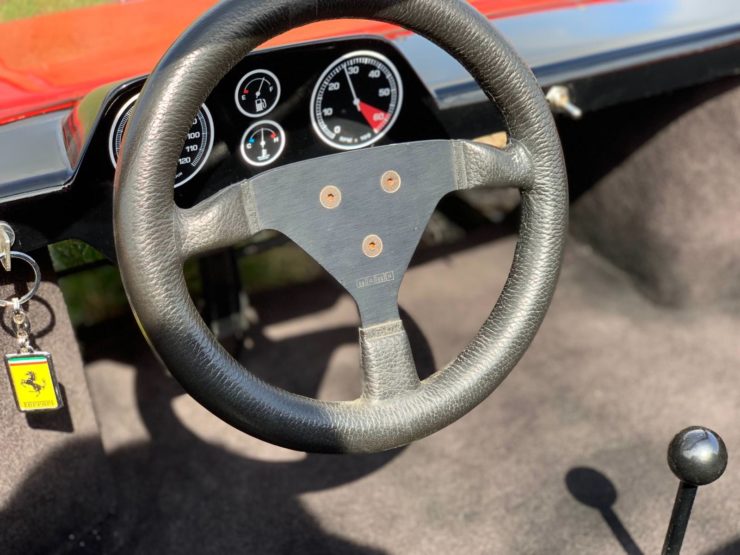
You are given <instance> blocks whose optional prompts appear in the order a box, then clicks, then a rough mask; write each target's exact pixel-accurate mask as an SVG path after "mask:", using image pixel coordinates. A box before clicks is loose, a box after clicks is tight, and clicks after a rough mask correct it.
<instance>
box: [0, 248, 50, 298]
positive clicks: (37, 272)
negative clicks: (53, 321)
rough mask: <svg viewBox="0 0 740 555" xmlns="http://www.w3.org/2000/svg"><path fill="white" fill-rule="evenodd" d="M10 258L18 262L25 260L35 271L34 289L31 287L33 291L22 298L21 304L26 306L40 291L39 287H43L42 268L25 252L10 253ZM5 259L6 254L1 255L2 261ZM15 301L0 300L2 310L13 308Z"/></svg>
mask: <svg viewBox="0 0 740 555" xmlns="http://www.w3.org/2000/svg"><path fill="white" fill-rule="evenodd" d="M10 257H11V258H17V259H18V260H23V262H26V263H27V264H28V265H29V266H31V269H32V270H33V287H31V290H30V291H29V292H28V293H26V294H25V295H23V297H21V299H20V301H19V304H21V305H24V304H26V303H27V302H28V301H30V300H31V299H32V298H33V296H34V295H35V294H36V292H37V291H38V290H39V286H40V285H41V268H39V265H38V264H37V263H36V261H35V260H34V259H33V258H31V257H30V256H28V255H27V254H26V253H24V252H17V251H10ZM3 258H5V253H0V260H2V259H3ZM12 305H13V301H12V300H11V301H6V300H3V299H0V308H5V307H8V306H12Z"/></svg>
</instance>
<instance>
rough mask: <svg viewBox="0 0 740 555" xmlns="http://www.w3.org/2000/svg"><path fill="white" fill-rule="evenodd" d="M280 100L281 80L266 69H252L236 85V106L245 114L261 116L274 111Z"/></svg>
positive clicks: (255, 116) (253, 116)
mask: <svg viewBox="0 0 740 555" xmlns="http://www.w3.org/2000/svg"><path fill="white" fill-rule="evenodd" d="M279 101H280V81H279V80H278V78H277V76H276V75H275V74H274V73H273V72H271V71H267V70H266V69H255V70H254V71H250V72H249V73H247V74H246V75H245V76H244V77H242V80H241V81H239V85H238V86H237V87H236V107H237V108H239V111H240V112H241V113H242V114H244V115H245V116H249V117H250V118H260V117H262V116H265V115H267V114H269V113H270V112H272V110H273V109H274V108H275V106H277V104H278V102H279Z"/></svg>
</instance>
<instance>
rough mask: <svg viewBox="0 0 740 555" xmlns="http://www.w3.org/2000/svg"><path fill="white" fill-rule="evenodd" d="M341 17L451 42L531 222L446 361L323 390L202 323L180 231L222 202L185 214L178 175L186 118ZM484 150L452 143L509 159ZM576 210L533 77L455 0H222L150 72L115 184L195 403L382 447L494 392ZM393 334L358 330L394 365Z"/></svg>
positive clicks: (274, 428) (142, 279) (338, 445)
mask: <svg viewBox="0 0 740 555" xmlns="http://www.w3.org/2000/svg"><path fill="white" fill-rule="evenodd" d="M341 17H352V18H365V19H375V20H380V21H386V22H390V23H395V24H398V25H400V26H402V27H405V28H407V29H409V30H411V31H414V32H416V33H418V34H420V35H422V36H425V37H427V38H429V39H430V40H432V41H433V42H435V43H437V44H438V45H440V46H441V47H442V48H444V49H445V50H447V51H448V52H449V53H450V54H451V55H452V56H454V57H455V58H456V59H457V60H458V61H460V62H461V63H462V64H463V66H465V67H466V68H467V69H468V70H469V71H470V73H471V74H472V75H473V76H474V77H475V79H476V80H477V81H478V83H479V84H480V86H481V87H482V89H483V90H484V91H485V92H486V94H487V95H488V96H489V97H490V98H491V99H492V100H493V101H494V102H496V104H497V105H498V106H499V108H500V109H501V112H502V114H503V115H504V118H505V120H506V123H507V126H508V128H509V131H510V134H511V136H512V137H513V138H514V139H515V140H516V144H517V145H519V146H520V147H521V152H522V153H524V154H526V159H527V161H526V165H527V166H528V168H529V169H530V173H531V175H529V177H528V179H527V181H528V184H527V186H526V187H522V189H523V191H522V224H521V227H520V234H519V241H518V243H517V248H516V252H515V255H514V260H513V263H512V268H511V271H510V274H509V279H508V280H507V283H506V285H505V287H504V290H503V292H502V294H501V296H500V298H499V300H498V302H497V303H496V306H495V307H494V309H493V312H492V313H491V315H490V316H489V318H488V319H487V321H486V322H485V324H484V325H483V327H482V328H481V330H480V331H479V332H478V334H477V335H476V337H475V338H474V339H473V341H472V342H471V343H470V344H469V345H468V347H466V349H465V350H464V351H463V352H462V353H461V354H460V355H459V356H458V357H457V358H456V359H455V360H454V361H453V362H452V363H451V364H449V365H448V366H447V367H446V368H444V369H443V370H440V371H439V372H437V373H435V374H433V375H432V376H431V377H430V378H428V379H426V380H425V381H423V382H419V383H418V385H416V384H414V386H413V387H410V388H409V390H408V391H401V392H400V393H399V394H398V395H393V396H387V397H386V396H382V395H377V396H376V395H372V394H371V395H368V396H367V397H366V398H363V399H360V400H358V401H352V402H322V401H318V400H315V399H308V398H305V397H301V396H298V395H293V394H290V393H287V392H285V391H283V390H280V389H278V388H275V387H273V386H270V385H269V384H267V383H265V382H263V381H261V380H259V379H258V378H256V377H255V376H253V375H252V374H251V373H249V372H248V371H247V370H246V369H244V368H243V367H242V366H241V365H240V364H239V363H238V362H236V361H235V360H234V359H233V358H232V357H231V356H230V355H229V354H228V353H227V352H226V351H225V350H224V349H223V348H221V346H220V345H219V344H218V342H217V341H216V339H215V338H214V337H213V335H212V334H211V333H210V331H209V330H208V328H207V327H206V326H205V324H204V322H203V321H202V320H201V318H200V316H199V314H198V312H197V310H196V308H195V306H194V305H193V303H192V301H191V300H190V297H189V294H188V290H187V287H186V283H185V279H184V276H183V272H182V263H183V256H184V255H183V250H182V243H183V241H185V242H187V241H190V243H191V244H192V243H194V242H197V241H199V239H198V238H196V239H192V238H191V239H187V237H185V238H184V234H186V233H189V232H188V231H187V230H188V229H189V228H190V227H192V228H198V230H199V232H200V233H201V234H206V235H207V234H208V231H207V230H208V229H209V225H208V224H212V223H214V222H215V220H214V219H213V212H203V214H205V216H201V217H200V218H198V219H194V218H190V219H188V218H187V217H183V215H182V213H183V211H181V210H179V209H177V208H176V207H174V197H173V188H172V183H173V181H174V173H175V163H176V160H177V158H178V155H179V153H180V150H181V149H182V145H183V138H184V137H185V135H186V133H187V131H188V128H189V126H190V122H191V121H192V119H193V117H194V116H195V114H196V113H197V111H198V109H199V107H200V105H201V104H202V103H203V102H204V101H205V100H206V98H207V96H208V95H209V93H210V92H211V90H212V89H213V87H214V86H215V85H216V84H217V83H218V82H219V81H220V80H221V79H222V78H223V77H224V75H225V74H226V73H227V72H228V71H229V70H230V69H231V68H233V67H234V65H236V63H238V62H239V61H240V60H241V59H243V58H244V57H245V56H246V55H247V54H248V53H249V52H251V51H252V50H253V49H254V48H256V47H257V46H258V45H260V44H262V43H263V42H265V41H266V40H268V39H269V38H272V37H274V36H276V35H278V34H280V33H283V32H285V31H287V30H289V29H291V28H293V27H297V26H300V25H305V24H308V23H311V22H315V21H320V20H325V19H335V18H341ZM384 148H390V147H384ZM476 148H477V147H474V146H472V145H471V144H466V145H462V146H460V145H454V149H455V152H461V153H463V155H465V156H467V169H466V171H467V172H468V174H467V175H466V176H463V177H465V179H466V180H474V179H475V178H477V177H480V175H481V174H491V173H497V172H499V170H498V168H497V167H495V164H494V165H492V164H491V163H490V161H487V160H488V159H487V158H485V156H479V154H481V152H482V151H481V152H479V151H478V150H476ZM370 150H373V149H370ZM337 156H341V155H337ZM517 156H518V155H517ZM517 159H519V158H517ZM499 173H500V172H499ZM504 173H505V172H504ZM530 181H531V182H530ZM247 212H248V210H247ZM248 215H249V214H247V216H248ZM567 215H568V194H567V178H566V173H565V167H564V162H563V158H562V151H561V147H560V142H559V138H558V135H557V131H556V128H555V124H554V121H553V118H552V116H551V114H550V110H549V108H548V106H547V103H546V101H545V99H544V97H543V95H542V92H541V90H540V88H539V86H538V84H537V82H536V80H535V78H534V76H533V75H532V73H531V71H530V70H529V69H528V68H527V66H526V65H525V64H524V62H523V61H521V60H520V58H519V57H518V56H517V55H516V53H515V52H514V51H513V50H512V49H511V48H510V47H509V46H508V45H507V44H506V42H505V41H504V40H503V39H502V38H501V37H500V36H499V35H498V34H497V33H496V31H495V30H494V29H493V28H492V26H491V25H490V23H489V22H488V21H487V20H486V19H485V18H484V17H482V16H481V15H480V14H478V13H477V12H476V11H475V10H474V9H473V8H472V7H470V6H469V5H467V4H465V3H464V2H459V1H457V0H367V1H362V2H357V1H356V0H270V1H269V2H264V1H261V0H252V1H245V0H228V1H226V2H222V3H221V4H219V5H218V6H216V7H215V8H214V9H212V10H211V11H210V12H208V13H207V14H206V15H205V16H203V17H202V18H201V19H200V20H199V21H197V22H196V23H195V24H194V25H193V26H191V27H190V29H188V30H187V31H186V32H185V33H184V34H183V35H182V36H181V37H180V39H178V41H177V42H176V43H175V44H174V45H173V47H172V48H171V49H170V50H169V51H168V52H167V54H166V55H165V56H164V58H163V59H162V60H161V61H160V63H159V64H158V66H157V68H156V69H155V70H154V72H153V73H152V74H151V76H150V77H149V79H148V80H147V83H146V85H145V87H144V90H143V91H142V94H141V96H140V97H139V100H138V102H137V106H136V109H135V112H134V115H133V117H132V119H131V120H130V122H129V125H128V130H127V136H126V142H125V145H124V148H123V149H122V153H121V160H120V163H119V164H118V169H117V172H116V182H115V209H114V228H115V235H116V247H117V254H118V263H119V266H120V269H121V274H122V277H123V281H124V285H125V288H126V292H127V295H128V297H129V301H130V304H131V306H132V309H133V310H134V313H135V314H136V317H137V319H138V321H139V323H140V326H141V328H142V330H143V332H144V334H145V335H146V337H147V339H148V341H149V342H150V344H151V345H152V346H153V348H154V349H155V351H156V352H157V353H158V355H159V356H160V357H161V359H162V361H163V362H164V364H165V365H166V366H167V367H168V368H169V369H170V371H171V372H172V374H173V375H174V376H175V377H176V378H177V379H178V380H179V381H180V383H181V384H182V385H183V386H184V387H185V389H186V390H187V391H188V392H189V393H190V394H191V395H192V396H193V397H194V398H195V399H196V400H198V401H199V402H200V403H201V404H203V405H204V406H205V407H206V408H208V409H209V410H211V411H212V412H214V413H215V414H216V415H218V416H219V417H221V418H222V419H224V420H226V421H227V422H229V423H230V424H232V425H233V426H235V427H237V428H239V429H241V430H243V431H245V432H247V433H249V434H251V435H254V436H256V437H259V438H262V439H265V440H267V441H270V442H272V443H275V444H279V445H282V446H285V447H289V448H293V449H300V450H306V451H320V452H375V451H381V450H386V449H390V448H394V447H397V446H401V445H404V444H407V443H409V442H411V441H414V440H416V439H419V438H421V437H424V436H426V435H429V434H431V433H433V432H435V431H437V430H439V429H441V428H442V427H444V426H446V425H448V424H450V423H451V422H453V421H455V420H456V419H458V418H460V417H461V416H462V415H464V414H465V413H467V412H468V411H470V410H471V409H472V408H474V407H475V406H476V405H477V404H479V403H480V402H481V401H482V400H484V399H485V398H486V397H487V396H488V395H489V394H490V393H491V392H492V391H493V390H494V389H495V388H496V387H497V386H498V385H499V384H500V383H501V382H502V381H503V380H504V378H505V377H506V376H507V375H508V374H509V372H510V371H511V370H512V368H513V367H514V366H515V364H516V363H517V362H518V360H519V359H520V358H521V356H522V355H523V354H524V352H525V351H526V349H527V347H528V346H529V344H530V343H531V341H532V339H533V338H534V335H535V333H536V332H537V330H538V328H539V326H540V324H541V323H542V320H543V319H544V316H545V313H546V311H547V308H548V307H549V304H550V301H551V299H552V295H553V293H554V289H555V285H556V282H557V278H558V274H559V270H560V265H561V261H562V253H563V246H564V242H565V235H566V228H567ZM243 216H244V213H243V212H242V213H240V212H238V211H236V212H235V211H233V210H231V211H229V212H226V213H225V215H224V214H220V217H221V219H224V218H226V219H229V225H230V228H231V229H235V230H240V229H244V226H245V225H247V224H245V223H244V220H249V218H248V217H243ZM209 218H211V219H210V220H209ZM183 222H185V224H184V223H183ZM183 230H186V231H183ZM204 230H206V231H204ZM247 231H249V230H247ZM203 241H204V243H209V242H210V243H211V245H212V246H226V244H227V242H224V243H223V244H222V243H220V242H219V240H217V239H214V238H204V239H203ZM195 250H197V249H193V252H194V251H195ZM363 332H364V333H363ZM393 333H395V331H393V330H391V331H389V330H388V329H385V330H383V333H377V330H375V329H374V328H369V329H366V330H361V341H362V342H363V344H364V347H366V350H365V352H364V354H363V361H364V362H366V359H367V360H370V362H372V361H373V360H376V359H386V358H390V359H391V362H390V363H388V361H387V360H384V361H383V364H384V365H385V366H387V367H388V368H393V367H394V364H396V363H399V364H401V363H403V362H404V361H403V360H402V359H404V357H408V356H409V353H408V351H407V350H404V348H402V347H403V345H401V346H400V347H399V345H398V344H397V342H396V341H395V339H394V337H395V336H393ZM404 337H405V336H404ZM389 338H390V339H389ZM371 385H372V384H371ZM366 386H367V384H366ZM366 389H367V387H366ZM370 389H372V387H371V388H370ZM371 393H372V392H371Z"/></svg>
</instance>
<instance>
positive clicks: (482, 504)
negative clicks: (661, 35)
mask: <svg viewBox="0 0 740 555" xmlns="http://www.w3.org/2000/svg"><path fill="white" fill-rule="evenodd" d="M513 246H514V240H513V239H511V238H504V239H498V240H492V241H485V242H477V243H476V242H475V241H472V242H470V243H469V244H467V245H463V248H460V249H458V250H456V251H454V252H448V253H445V254H442V255H440V256H435V257H429V256H427V257H426V260H425V261H421V262H419V263H418V264H416V265H415V266H414V267H413V268H412V270H411V271H410V273H409V275H408V276H407V278H406V281H405V283H404V286H403V290H402V294H401V305H402V307H403V309H404V310H405V312H406V319H407V326H408V328H409V329H410V330H411V340H412V344H413V347H414V350H415V356H416V358H417V363H418V365H419V366H420V367H422V366H423V367H426V368H427V369H428V371H431V369H432V365H436V366H437V367H439V366H441V365H443V364H445V363H446V362H448V361H449V360H450V359H451V358H452V357H453V356H454V355H456V354H457V353H458V352H459V351H460V350H461V349H462V348H463V347H464V346H465V344H466V343H467V341H468V340H469V339H470V338H471V337H472V336H473V334H474V332H475V331H476V330H477V329H478V327H479V326H480V324H481V323H482V322H483V320H484V319H485V317H486V316H487V313H488V312H489V311H490V308H491V307H492V306H493V303H494V302H495V299H496V297H497V294H498V292H499V291H500V289H501V286H502V285H503V282H504V280H505V278H506V274H507V271H508V268H509V265H510V263H511V255H512V252H513ZM255 302H256V305H257V308H258V310H259V313H260V315H261V317H262V323H261V326H260V329H259V330H258V331H257V332H256V333H255V336H254V338H253V341H250V342H249V344H248V345H247V348H246V349H245V351H244V353H243V356H242V358H243V361H244V363H245V365H247V366H248V367H249V368H250V369H252V370H253V371H254V372H256V373H258V374H260V375H261V376H263V377H265V378H266V379H268V380H269V381H271V382H273V383H276V384H279V385H282V386H283V387H286V388H288V389H291V390H293V391H296V392H300V393H304V394H310V395H318V396H319V397H321V398H324V399H348V398H352V397H354V396H356V395H357V394H358V392H359V390H360V372H359V369H358V356H359V351H358V347H357V345H356V339H357V332H356V325H357V316H356V314H355V309H354V306H353V304H352V302H351V300H350V299H349V298H348V297H347V296H346V295H344V294H342V293H341V292H340V291H338V290H337V288H336V287H334V286H333V285H332V284H330V283H323V282H319V283H316V284H313V285H309V286H305V287H301V288H297V289H295V290H294V291H289V292H285V291H282V292H277V293H275V294H272V295H267V296H262V297H260V298H257V299H255ZM739 336H740V311H739V310H738V309H737V307H728V306H725V307H714V308H711V309H701V310H699V309H696V308H694V309H692V310H682V311H678V310H674V309H664V308H660V307H658V306H656V305H654V304H652V303H651V302H649V301H647V300H646V299H645V298H643V297H642V296H641V295H640V294H639V293H638V292H637V290H636V289H635V288H634V287H633V285H632V283H631V282H630V280H629V279H628V278H627V277H626V276H625V275H624V274H621V273H620V272H618V271H617V270H616V269H614V267H612V266H611V265H609V264H608V263H606V262H605V261H604V260H602V259H601V258H600V257H598V256H597V255H595V254H594V253H593V252H591V251H590V250H589V249H588V248H587V247H586V246H584V245H582V244H579V243H577V242H576V241H575V240H573V241H571V242H570V245H569V248H568V252H567V256H566V260H565V265H564V270H563V275H562V278H561V282H560V286H559V288H558V291H557V294H556V297H555V300H554V302H553V305H552V308H551V310H550V313H549V315H548V317H547V319H546V321H545V324H544V326H543V328H542V330H541V331H540V333H539V335H538V336H537V338H536V340H535V342H534V344H533V345H532V347H531V349H530V350H529V352H528V353H527V355H526V356H525V357H524V359H523V360H522V361H521V363H520V364H519V365H518V367H517V368H516V369H515V370H514V372H513V373H512V374H511V376H510V377H509V378H508V379H507V380H506V381H505V382H504V384H503V385H502V386H501V387H500V388H499V389H498V390H497V391H496V392H495V393H494V394H493V395H492V396H491V397H490V398H489V399H488V400H487V401H485V402H484V403H483V404H482V405H480V406H479V407H478V408H477V409H476V410H474V411H473V412H471V413H470V414H468V415H467V416H466V417H464V418H463V419H461V420H460V421H458V422H457V423H455V424H454V425H452V426H450V427H448V428H447V429H445V430H443V431H441V432H439V433H437V434H435V435H434V436H432V437H429V438H427V439H425V440H423V441H420V442H418V443H416V444H413V445H411V446H409V447H407V448H405V449H400V450H397V451H394V452H390V453H385V454H380V455H374V456H328V455H306V454H303V453H296V452H291V451H287V450H284V449H280V448H276V447H273V446H270V445H268V444H266V443H263V442H261V441H258V440H256V439H252V438H250V437H248V436H245V435H243V434H241V433H240V432H237V431H235V430H233V429H231V428H230V427H229V426H227V425H226V424H224V423H222V422H221V421H219V420H218V419H217V418H216V417H214V416H212V415H211V414H210V413H208V412H207V411H206V410H205V409H203V408H201V407H200V406H199V405H198V404H197V403H196V402H195V401H193V400H192V399H191V398H189V397H188V396H186V395H184V394H183V393H182V390H181V389H180V388H179V386H178V385H177V384H176V382H174V381H173V380H172V379H171V378H169V377H168V376H167V375H166V374H165V373H164V372H162V371H161V369H160V368H159V366H158V365H157V364H156V363H155V361H154V359H153V357H152V356H151V355H150V354H149V352H148V350H147V347H146V346H145V345H144V343H143V341H142V340H140V339H139V338H138V337H137V336H136V334H135V333H134V331H133V330H131V337H132V339H131V340H130V341H128V340H126V341H121V339H120V334H111V336H110V338H109V339H108V341H102V342H99V344H98V346H97V347H96V349H95V351H91V350H88V354H87V357H88V364H87V371H88V378H89V382H90V389H91V392H92V395H93V399H94V403H95V405H96V409H97V414H98V418H99V422H100V426H101V429H102V434H103V442H104V446H105V449H106V451H107V453H108V455H109V457H110V460H111V463H112V467H113V474H114V477H115V482H116V488H117V493H118V500H117V509H116V512H115V514H114V515H113V516H112V517H111V518H110V519H108V522H107V523H106V525H105V526H104V530H103V532H102V533H101V532H98V531H95V535H94V541H99V542H102V544H104V545H105V547H106V549H105V550H106V551H110V552H120V553H219V554H221V553H359V554H364V553H367V554H370V553H373V554H375V553H389V554H415V553H420V554H421V553H424V554H437V553H440V554H451V553H465V554H474V553H548V554H549V553H616V554H621V553H630V554H634V553H657V552H659V550H660V547H661V545H662V539H663V535H664V533H665V529H666V525H667V522H668V517H669V515H670V512H671V507H672V503H673V496H674V494H675V489H676V485H677V481H676V479H675V478H674V477H673V475H672V474H671V473H670V471H669V470H668V467H667V465H666V462H665V451H666V446H667V444H668V442H669V440H670V439H671V437H672V436H673V434H674V433H675V432H677V431H678V430H680V429H682V428H683V427H685V426H688V425H691V424H702V425H706V426H709V427H711V428H713V429H715V430H716V431H718V432H719V433H720V434H721V435H722V436H723V437H724V439H725V441H726V443H727V447H728V449H729V452H730V464H729V466H728V469H727V472H726V474H725V476H724V477H723V478H722V479H721V480H720V481H719V482H717V483H716V484H714V485H711V486H707V487H705V488H703V489H701V490H700V491H699V495H698V497H697V501H696V505H695V514H694V516H693V519H692V522H691V525H690V527H689V530H688V533H687V536H686V541H685V549H684V553H687V554H690V553H739V552H740V470H739V469H740V466H738V462H737V461H738V460H740V426H738V422H739V421H740V418H739V417H740V395H739V393H738V392H739V391H740V379H739V377H738V376H739V372H740V340H739V339H738V337H739ZM88 541H89V540H88Z"/></svg>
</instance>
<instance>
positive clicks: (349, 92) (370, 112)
mask: <svg viewBox="0 0 740 555" xmlns="http://www.w3.org/2000/svg"><path fill="white" fill-rule="evenodd" d="M402 102H403V83H402V82H401V77H400V75H399V74H398V70H397V69H396V67H395V66H394V65H393V63H392V62H391V61H390V60H389V59H388V58H386V57H385V56H382V55H381V54H378V53H376V52H371V51H364V50H361V51H357V52H352V53H351V54H347V55H346V56H342V57H341V58H339V59H338V60H337V61H336V62H334V63H333V64H332V65H330V66H329V67H328V68H327V69H326V71H324V73H323V74H322V75H321V77H320V78H319V80H318V82H317V83H316V88H315V89H314V91H313V96H312V99H311V121H312V122H313V126H314V129H315V131H316V133H317V134H318V136H319V137H320V138H321V140H322V141H324V142H325V143H327V144H328V145H330V146H332V147H334V148H337V149H340V150H354V149H357V148H362V147H365V146H368V145H371V144H373V143H375V142H377V141H379V140H380V139H381V138H382V137H383V136H384V135H385V134H386V133H387V132H388V131H389V130H390V129H391V127H393V124H394V123H395V122H396V119H397V118H398V114H399V112H400V110H401V104H402Z"/></svg>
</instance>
